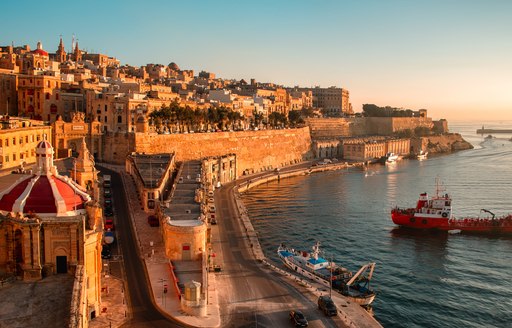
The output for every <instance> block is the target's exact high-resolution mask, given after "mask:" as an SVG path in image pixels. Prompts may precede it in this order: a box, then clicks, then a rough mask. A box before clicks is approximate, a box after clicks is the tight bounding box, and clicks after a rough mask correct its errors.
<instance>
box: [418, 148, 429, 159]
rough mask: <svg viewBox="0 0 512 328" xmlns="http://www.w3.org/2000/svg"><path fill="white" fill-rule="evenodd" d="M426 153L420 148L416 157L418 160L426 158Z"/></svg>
mask: <svg viewBox="0 0 512 328" xmlns="http://www.w3.org/2000/svg"><path fill="white" fill-rule="evenodd" d="M427 155H428V151H427V152H424V151H423V150H420V152H419V153H418V155H417V156H416V158H418V159H419V160H424V159H427Z"/></svg>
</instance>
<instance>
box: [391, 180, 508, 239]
mask: <svg viewBox="0 0 512 328" xmlns="http://www.w3.org/2000/svg"><path fill="white" fill-rule="evenodd" d="M451 205H452V199H451V197H450V195H448V194H447V193H444V190H443V189H442V188H441V186H440V183H439V180H438V179H436V194H435V196H433V197H431V198H429V196H428V194H427V193H426V192H424V193H422V194H420V198H419V199H418V202H417V203H416V207H415V208H399V207H395V208H393V209H392V210H391V219H392V220H393V223H395V224H397V225H400V226H402V227H407V228H414V229H436V230H441V231H448V232H449V233H454V232H462V233H491V234H512V215H510V214H509V215H506V216H502V217H499V218H496V216H495V215H494V213H492V212H491V211H489V210H486V209H482V210H480V212H486V213H489V214H491V216H492V217H491V218H488V217H487V218H479V217H465V218H459V219H458V218H455V217H454V216H453V215H452V206H451Z"/></svg>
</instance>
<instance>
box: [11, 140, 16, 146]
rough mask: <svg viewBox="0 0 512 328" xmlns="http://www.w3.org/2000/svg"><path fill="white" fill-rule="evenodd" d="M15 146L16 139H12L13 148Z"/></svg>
mask: <svg viewBox="0 0 512 328" xmlns="http://www.w3.org/2000/svg"><path fill="white" fill-rule="evenodd" d="M15 144H16V138H12V145H13V146H14V145H15Z"/></svg>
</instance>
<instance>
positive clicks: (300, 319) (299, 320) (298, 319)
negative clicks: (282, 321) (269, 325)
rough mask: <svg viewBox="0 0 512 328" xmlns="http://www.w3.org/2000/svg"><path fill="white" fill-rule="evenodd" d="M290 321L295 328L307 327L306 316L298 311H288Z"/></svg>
mask: <svg viewBox="0 0 512 328" xmlns="http://www.w3.org/2000/svg"><path fill="white" fill-rule="evenodd" d="M290 320H291V321H292V323H293V324H294V325H295V327H307V326H308V320H307V319H306V316H305V315H304V314H303V313H302V312H301V311H298V310H292V311H290Z"/></svg>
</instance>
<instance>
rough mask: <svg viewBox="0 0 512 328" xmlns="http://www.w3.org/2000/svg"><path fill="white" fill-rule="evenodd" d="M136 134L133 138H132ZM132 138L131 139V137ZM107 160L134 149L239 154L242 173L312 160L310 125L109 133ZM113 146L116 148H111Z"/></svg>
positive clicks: (187, 156) (187, 155)
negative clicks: (261, 128) (203, 131)
mask: <svg viewBox="0 0 512 328" xmlns="http://www.w3.org/2000/svg"><path fill="white" fill-rule="evenodd" d="M131 137H133V140H131ZM127 138H128V140H127ZM105 143H107V144H108V145H106V146H107V147H106V149H112V151H111V152H110V153H109V154H104V158H105V160H106V161H107V162H111V163H117V164H122V163H124V160H125V157H126V155H127V154H128V153H129V152H131V151H135V152H139V153H146V154H156V153H171V152H173V153H175V154H176V161H187V160H197V159H200V158H203V157H208V156H222V155H226V154H235V155H236V159H237V172H236V176H239V175H241V174H242V172H244V171H245V170H248V171H251V172H252V171H254V172H257V171H263V170H268V169H271V168H276V167H281V166H284V165H289V164H291V163H295V162H298V161H303V160H308V159H312V158H313V156H312V151H311V136H310V134H309V128H308V127H305V128H300V129H285V130H262V131H243V132H216V133H192V134H155V133H134V134H131V135H125V134H112V135H108V136H106V139H105ZM109 147H112V148H109Z"/></svg>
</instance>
